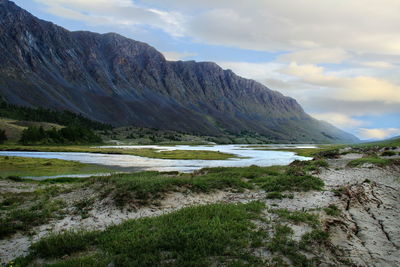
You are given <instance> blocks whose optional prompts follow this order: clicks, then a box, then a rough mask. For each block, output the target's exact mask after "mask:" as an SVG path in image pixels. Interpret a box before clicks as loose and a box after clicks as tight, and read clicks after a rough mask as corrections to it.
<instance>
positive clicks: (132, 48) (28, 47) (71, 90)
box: [0, 0, 357, 142]
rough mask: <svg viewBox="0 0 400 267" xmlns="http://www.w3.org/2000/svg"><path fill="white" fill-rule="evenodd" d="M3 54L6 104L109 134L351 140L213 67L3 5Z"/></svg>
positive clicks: (1, 89) (4, 0)
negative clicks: (141, 131) (60, 114)
mask: <svg viewBox="0 0 400 267" xmlns="http://www.w3.org/2000/svg"><path fill="white" fill-rule="evenodd" d="M0 50H1V54H0V66H1V68H0V95H1V96H2V97H3V98H5V99H6V100H7V101H8V102H10V103H13V104H18V105H25V106H41V107H46V108H52V109H58V110H60V109H68V110H71V111H73V112H76V113H81V114H83V115H84V116H87V117H89V118H91V119H95V120H99V121H102V122H107V123H111V124H113V125H116V126H121V125H135V126H144V127H154V128H161V129H171V130H178V131H189V132H193V133H199V134H211V135H219V134H222V133H223V131H229V132H234V133H240V132H242V131H249V132H258V133H260V134H264V135H267V136H270V137H271V139H274V140H281V141H284V140H285V141H299V142H300V141H302V142H306V141H308V142H354V141H357V138H355V137H354V136H352V135H350V134H347V133H345V132H343V131H341V130H339V129H337V128H335V127H333V126H331V125H329V124H327V123H323V122H320V121H317V120H315V119H313V118H311V117H310V116H309V115H307V114H306V113H305V112H304V111H303V109H302V108H301V106H300V105H299V104H298V103H297V102H296V101H295V100H294V99H292V98H289V97H285V96H283V95H282V94H280V93H278V92H276V91H272V90H270V89H268V88H267V87H265V86H263V85H261V84H260V83H257V82H255V81H253V80H248V79H244V78H241V77H239V76H237V75H235V74H234V73H233V72H232V71H230V70H223V69H222V68H220V67H219V66H218V65H216V64H215V63H211V62H200V63H197V62H194V61H187V62H183V61H177V62H171V61H166V60H165V58H164V57H163V55H162V54H161V53H159V52H158V51H157V50H155V49H154V48H153V47H151V46H149V45H147V44H145V43H142V42H138V41H134V40H131V39H128V38H125V37H123V36H120V35H118V34H115V33H108V34H97V33H92V32H70V31H67V30H65V29H63V28H62V27H59V26H57V25H54V24H52V23H50V22H46V21H42V20H40V19H37V18H36V17H34V16H32V15H31V14H29V13H28V12H26V11H25V10H23V9H21V8H19V7H18V6H16V5H15V4H14V3H12V2H10V1H8V0H0Z"/></svg>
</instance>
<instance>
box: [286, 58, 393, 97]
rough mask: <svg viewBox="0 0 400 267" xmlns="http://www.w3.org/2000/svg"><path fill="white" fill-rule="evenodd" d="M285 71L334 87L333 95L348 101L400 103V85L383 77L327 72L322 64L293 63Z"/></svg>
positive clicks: (315, 82) (302, 78)
mask: <svg viewBox="0 0 400 267" xmlns="http://www.w3.org/2000/svg"><path fill="white" fill-rule="evenodd" d="M283 72H284V73H286V74H288V75H292V76H295V77H297V78H298V79H300V80H301V81H303V82H305V83H310V84H313V85H315V86H319V87H326V88H332V89H334V90H331V93H332V95H331V97H332V98H333V99H341V100H347V101H376V100H378V101H383V102H386V103H400V85H397V84H394V83H392V82H390V81H387V80H384V79H382V78H376V77H370V76H356V77H341V76H338V75H335V74H334V73H326V72H325V69H324V68H323V67H320V66H316V65H312V64H307V65H298V64H297V63H291V64H290V65H289V66H288V67H287V68H286V69H284V70H283Z"/></svg>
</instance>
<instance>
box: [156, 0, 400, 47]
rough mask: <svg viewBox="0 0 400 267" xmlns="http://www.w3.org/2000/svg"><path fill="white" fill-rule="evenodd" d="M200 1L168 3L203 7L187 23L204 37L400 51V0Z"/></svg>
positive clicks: (234, 42) (239, 43) (233, 42)
mask: <svg viewBox="0 0 400 267" xmlns="http://www.w3.org/2000/svg"><path fill="white" fill-rule="evenodd" d="M151 2H153V3H154V2H156V3H161V1H160V0H158V1H154V0H153V1H151ZM183 2H185V4H183ZM196 2H199V1H179V0H172V1H168V5H169V8H174V9H178V10H179V9H180V10H182V12H190V11H192V12H193V11H194V10H195V11H197V12H196V13H194V15H193V16H191V17H190V19H189V20H188V21H187V24H186V27H185V28H186V33H187V35H190V36H192V37H193V38H195V39H197V40H199V41H202V42H206V43H212V44H220V45H226V46H235V47H240V48H245V49H252V50H267V51H282V50H289V51H293V50H299V49H310V48H328V49H335V48H340V49H343V50H345V51H354V52H357V53H376V52H379V53H380V54H395V55H399V54H400V36H399V35H398V25H400V16H398V10H399V8H400V2H399V1H397V0H369V1H368V2H367V3H366V2H365V0H352V1H343V2H338V1H335V0H324V1H314V0H300V1H299V0H281V1H261V0H260V1H211V0H206V1H201V3H196ZM182 5H183V7H181V6H182ZM190 5H192V6H193V7H192V8H190Z"/></svg>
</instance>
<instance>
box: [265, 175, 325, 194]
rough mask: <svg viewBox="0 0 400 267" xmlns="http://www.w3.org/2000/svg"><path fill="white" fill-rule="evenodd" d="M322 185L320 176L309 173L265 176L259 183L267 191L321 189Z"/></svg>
mask: <svg viewBox="0 0 400 267" xmlns="http://www.w3.org/2000/svg"><path fill="white" fill-rule="evenodd" d="M323 186H324V182H323V181H322V180H321V179H320V178H318V177H314V176H310V175H305V176H293V175H279V176H267V177H265V178H264V181H263V183H261V188H263V189H265V191H267V192H283V191H310V190H322V188H323Z"/></svg>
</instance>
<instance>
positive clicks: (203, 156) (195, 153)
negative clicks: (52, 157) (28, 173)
mask: <svg viewBox="0 0 400 267" xmlns="http://www.w3.org/2000/svg"><path fill="white" fill-rule="evenodd" d="M0 151H42V152H87V153H102V154H122V155H134V156H140V157H148V158H158V159H187V160H196V159H198V160H226V159H229V158H237V156H236V155H234V154H229V153H223V152H218V151H206V150H171V151H158V150H156V149H152V148H129V149H123V148H96V147H90V146H22V145H0Z"/></svg>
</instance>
